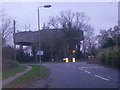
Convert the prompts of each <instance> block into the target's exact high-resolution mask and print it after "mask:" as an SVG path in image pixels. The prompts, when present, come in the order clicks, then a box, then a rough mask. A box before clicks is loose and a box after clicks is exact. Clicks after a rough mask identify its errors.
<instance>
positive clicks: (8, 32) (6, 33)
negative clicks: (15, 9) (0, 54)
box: [0, 8, 13, 46]
mask: <svg viewBox="0 0 120 90" xmlns="http://www.w3.org/2000/svg"><path fill="white" fill-rule="evenodd" d="M0 18H1V20H0V21H1V23H0V33H1V35H2V46H4V45H6V44H10V43H11V39H12V35H13V30H12V20H11V18H10V17H7V16H6V15H5V12H4V10H3V8H0Z"/></svg>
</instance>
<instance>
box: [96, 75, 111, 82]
mask: <svg viewBox="0 0 120 90" xmlns="http://www.w3.org/2000/svg"><path fill="white" fill-rule="evenodd" d="M94 76H95V77H98V78H101V79H103V80H106V81H110V80H109V79H107V78H104V77H101V76H99V75H94Z"/></svg>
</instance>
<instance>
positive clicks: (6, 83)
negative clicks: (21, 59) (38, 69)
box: [2, 66, 32, 87]
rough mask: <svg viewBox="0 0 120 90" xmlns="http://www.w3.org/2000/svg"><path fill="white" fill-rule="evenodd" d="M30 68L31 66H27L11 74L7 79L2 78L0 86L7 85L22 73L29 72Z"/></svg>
mask: <svg viewBox="0 0 120 90" xmlns="http://www.w3.org/2000/svg"><path fill="white" fill-rule="evenodd" d="M31 69H32V67H31V66H27V69H26V70H24V71H22V72H19V73H16V74H15V76H11V77H9V78H7V79H4V80H2V87H5V86H6V85H8V84H9V83H10V82H12V81H14V80H15V79H17V78H19V77H21V76H22V75H23V74H25V73H27V72H29V71H30V70H31Z"/></svg>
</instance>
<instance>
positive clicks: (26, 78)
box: [5, 65, 50, 88]
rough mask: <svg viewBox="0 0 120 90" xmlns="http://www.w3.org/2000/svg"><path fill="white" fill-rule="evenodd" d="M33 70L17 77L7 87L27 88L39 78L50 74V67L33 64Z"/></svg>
mask: <svg viewBox="0 0 120 90" xmlns="http://www.w3.org/2000/svg"><path fill="white" fill-rule="evenodd" d="M31 66H32V70H31V71H29V72H28V73H26V74H24V75H23V76H21V77H19V78H17V79H16V80H14V81H13V82H11V83H10V84H9V85H7V86H6V87H5V88H27V86H30V85H31V83H33V82H34V81H36V80H38V79H42V78H45V77H48V76H49V72H50V71H49V69H48V68H46V67H44V66H37V65H31Z"/></svg>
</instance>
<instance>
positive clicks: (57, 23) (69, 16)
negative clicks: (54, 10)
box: [47, 10, 90, 57]
mask: <svg viewBox="0 0 120 90" xmlns="http://www.w3.org/2000/svg"><path fill="white" fill-rule="evenodd" d="M89 19H90V18H89V17H87V16H86V15H85V13H83V12H72V11H70V10H67V11H62V12H61V13H60V16H56V17H54V16H51V17H50V18H49V21H48V23H47V25H49V27H50V28H52V29H57V30H58V29H60V30H62V32H63V33H64V41H63V42H62V43H63V44H64V45H63V48H64V49H63V50H65V52H66V55H67V56H70V57H71V56H72V55H73V54H72V50H73V49H76V45H77V46H80V41H82V40H83V39H84V36H83V32H85V31H84V30H85V28H86V26H87V27H88V25H87V23H88V21H89ZM89 43H90V42H89ZM84 45H85V44H84Z"/></svg>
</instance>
